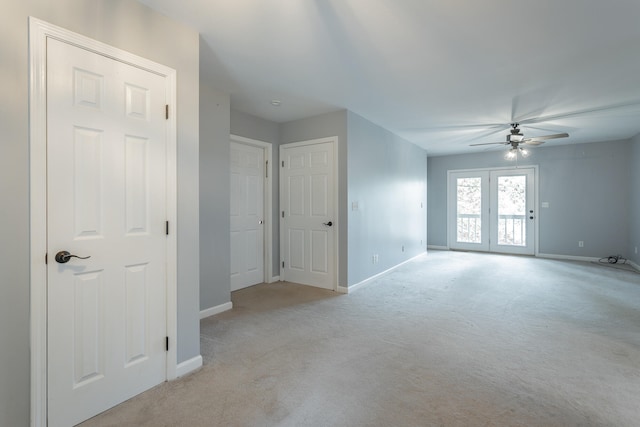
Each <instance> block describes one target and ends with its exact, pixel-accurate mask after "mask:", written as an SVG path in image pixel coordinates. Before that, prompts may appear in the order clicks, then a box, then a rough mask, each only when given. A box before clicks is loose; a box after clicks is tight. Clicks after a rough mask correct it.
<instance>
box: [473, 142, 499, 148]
mask: <svg viewBox="0 0 640 427" xmlns="http://www.w3.org/2000/svg"><path fill="white" fill-rule="evenodd" d="M495 144H501V145H506V144H507V143H506V142H483V143H481V144H469V147H475V146H476V145H495Z"/></svg>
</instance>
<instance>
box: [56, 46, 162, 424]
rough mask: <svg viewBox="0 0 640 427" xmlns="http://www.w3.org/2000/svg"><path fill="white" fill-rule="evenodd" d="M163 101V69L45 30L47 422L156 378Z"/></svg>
mask: <svg viewBox="0 0 640 427" xmlns="http://www.w3.org/2000/svg"><path fill="white" fill-rule="evenodd" d="M165 102H166V94H165V80H164V78H163V77H160V76H158V75H156V74H153V73H151V72H148V71H145V70H142V69H139V68H136V67H134V66H131V65H128V64H124V63H122V62H118V61H116V60H113V59H110V58H107V57H104V56H101V55H98V54H96V53H92V52H89V51H87V50H84V49H82V48H79V47H75V46H72V45H70V44H66V43H63V42H61V41H57V40H54V39H49V40H48V45H47V141H48V143H47V187H48V190H47V204H48V224H47V242H48V243H47V245H48V266H47V268H48V270H47V276H48V277H47V324H48V328H47V342H48V344H47V364H48V369H47V372H48V378H47V388H48V391H47V396H48V408H47V410H48V422H49V426H70V425H74V424H76V423H78V422H81V421H83V420H85V419H87V418H90V417H92V416H94V415H96V414H98V413H100V412H102V411H104V410H105V409H108V408H110V407H112V406H114V405H116V404H118V403H120V402H122V401H124V400H126V399H128V398H130V397H132V396H134V395H136V394H138V393H140V392H142V391H144V390H146V389H148V388H150V387H152V386H154V385H156V384H158V383H160V382H162V381H164V380H165V378H166V352H165V337H166V286H167V285H166V233H165V221H166V188H167V183H166V135H165V132H166V125H165V117H164V114H165V113H164V106H165ZM64 251H67V252H68V253H69V254H71V255H77V256H78V257H88V258H86V259H81V258H74V257H71V258H69V257H65V252H64Z"/></svg>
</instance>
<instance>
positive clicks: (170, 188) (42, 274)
mask: <svg viewBox="0 0 640 427" xmlns="http://www.w3.org/2000/svg"><path fill="white" fill-rule="evenodd" d="M48 38H54V39H57V40H60V41H62V42H64V43H68V44H71V45H74V46H76V47H79V48H82V49H85V50H88V51H90V52H93V53H96V54H99V55H102V56H105V57H108V58H111V59H113V60H116V61H120V62H123V63H126V64H129V65H132V66H134V67H137V68H141V69H144V70H146V71H149V72H152V73H154V74H158V75H160V76H162V77H164V78H165V96H166V99H167V103H168V104H169V105H170V106H171V110H172V114H170V116H169V119H168V120H167V121H166V147H167V151H166V152H167V158H166V166H167V167H166V170H167V176H166V180H167V190H166V191H167V194H166V195H167V206H166V208H167V221H169V223H170V224H172V229H173V230H177V136H176V135H177V134H176V130H177V121H176V117H177V113H176V105H177V102H176V100H177V93H176V71H175V70H173V69H171V68H169V67H166V66H164V65H161V64H158V63H155V62H153V61H150V60H148V59H145V58H142V57H139V56H137V55H134V54H132V53H129V52H126V51H124V50H121V49H118V48H116V47H113V46H110V45H107V44H105V43H102V42H99V41H96V40H93V39H91V38H88V37H86V36H83V35H80V34H77V33H74V32H72V31H69V30H66V29H64V28H61V27H58V26H55V25H53V24H49V23H47V22H45V21H42V20H39V19H37V18H34V17H31V16H30V17H29V169H30V173H29V178H30V184H29V189H30V208H29V215H30V252H29V268H30V283H29V286H30V310H31V312H30V334H31V337H30V344H31V425H32V426H45V425H46V424H47V400H48V397H47V264H46V263H45V260H46V255H47V81H46V77H47V56H46V55H47V39H48ZM166 241H167V248H166V293H167V295H166V322H167V325H166V329H167V336H168V337H169V342H171V343H174V344H173V345H170V346H169V350H168V351H167V361H166V368H165V376H166V379H167V380H171V379H175V378H176V376H177V354H178V353H177V345H176V344H175V343H177V342H178V340H177V231H175V232H173V233H170V234H169V235H168V236H167V240H166Z"/></svg>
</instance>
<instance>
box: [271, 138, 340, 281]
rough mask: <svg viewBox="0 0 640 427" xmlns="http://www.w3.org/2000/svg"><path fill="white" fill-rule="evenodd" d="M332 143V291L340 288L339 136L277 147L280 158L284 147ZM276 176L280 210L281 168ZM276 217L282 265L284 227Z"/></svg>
mask: <svg viewBox="0 0 640 427" xmlns="http://www.w3.org/2000/svg"><path fill="white" fill-rule="evenodd" d="M326 142H329V143H332V144H333V179H334V180H333V187H334V188H333V211H334V212H333V217H334V218H335V220H333V223H334V226H335V230H336V231H335V233H336V234H335V237H334V239H333V258H334V260H333V262H334V264H333V265H334V266H335V267H334V271H333V274H334V277H333V290H334V291H338V290H340V289H341V287H340V286H339V285H338V278H339V277H340V253H339V248H340V244H339V242H340V204H339V202H340V194H339V189H340V185H339V182H340V172H339V171H340V165H339V163H338V157H339V156H338V151H339V138H338V137H337V136H331V137H327V138H318V139H311V140H308V141H299V142H291V143H288V144H282V145H280V147H279V156H280V157H279V158H280V159H282V150H284V149H286V148H295V147H302V146H305V145H313V144H323V143H326ZM278 176H279V177H280V195H281V197H280V204H279V210H280V212H282V211H283V209H284V207H283V206H282V194H284V183H283V182H282V179H281V177H282V168H280V167H278ZM278 218H279V219H280V265H282V262H284V257H285V254H284V245H283V242H284V239H285V237H284V229H283V227H282V217H281V215H280V214H278ZM284 276H285V275H284V271H283V270H282V269H281V270H280V280H281V281H286V280H287V278H286V277H284Z"/></svg>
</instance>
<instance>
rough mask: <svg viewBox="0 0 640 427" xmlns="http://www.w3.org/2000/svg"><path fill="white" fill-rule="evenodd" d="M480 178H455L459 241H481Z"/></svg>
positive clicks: (457, 236)
mask: <svg viewBox="0 0 640 427" xmlns="http://www.w3.org/2000/svg"><path fill="white" fill-rule="evenodd" d="M481 214H482V178H458V179H457V233H456V240H457V241H458V242H460V243H481V242H482V215H481Z"/></svg>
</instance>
